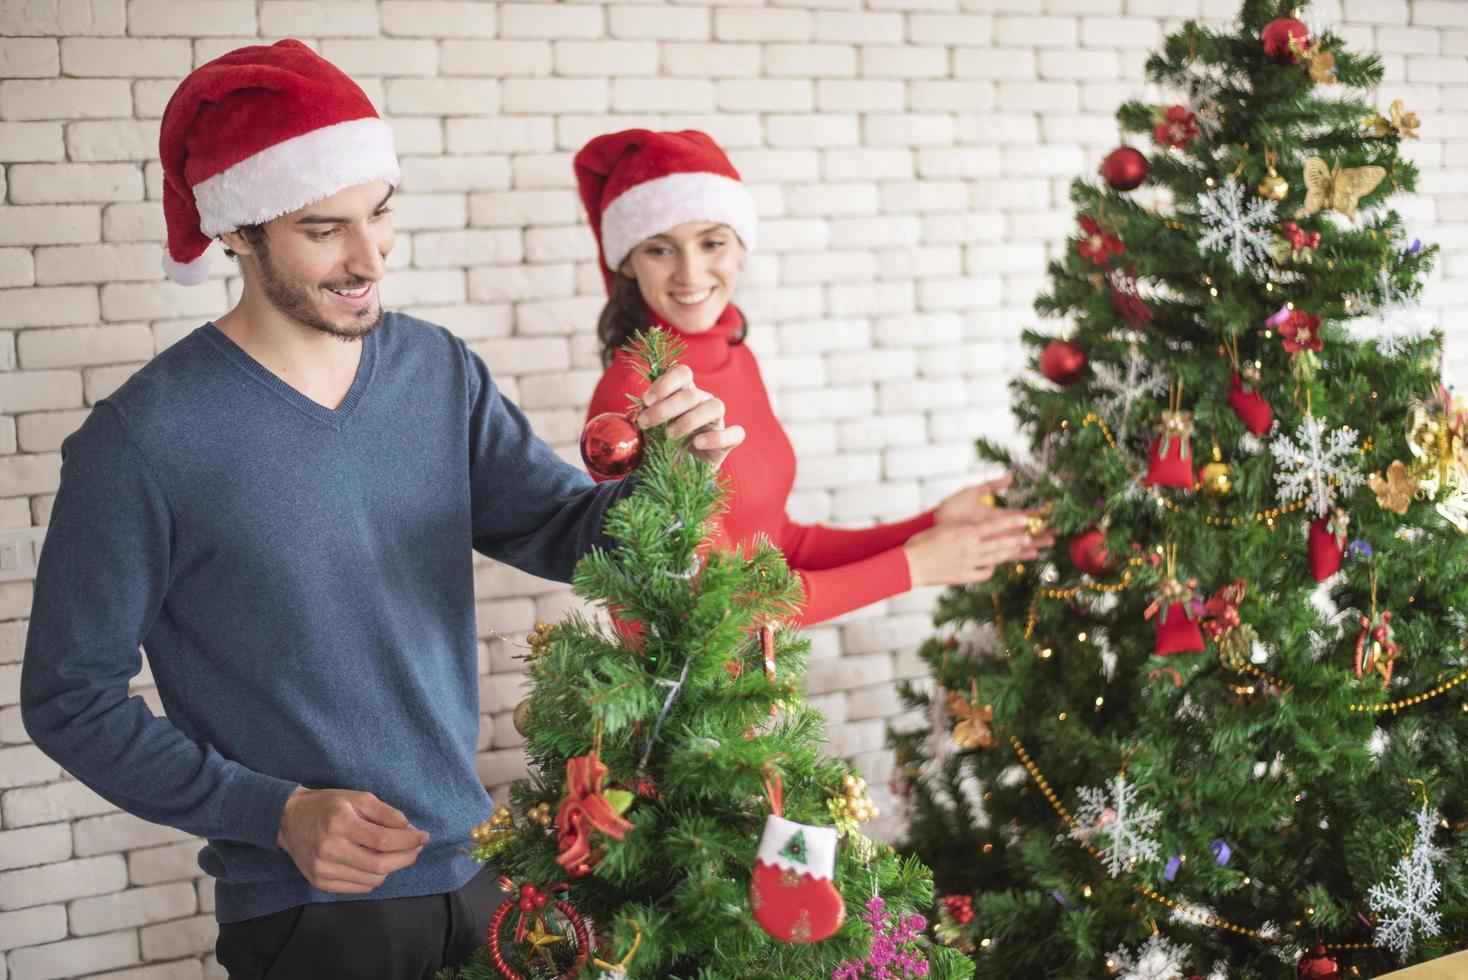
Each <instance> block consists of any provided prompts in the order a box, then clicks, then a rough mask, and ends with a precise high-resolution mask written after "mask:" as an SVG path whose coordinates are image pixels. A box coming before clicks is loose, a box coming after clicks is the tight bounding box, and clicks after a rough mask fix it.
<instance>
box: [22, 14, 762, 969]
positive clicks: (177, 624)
mask: <svg viewBox="0 0 1468 980" xmlns="http://www.w3.org/2000/svg"><path fill="white" fill-rule="evenodd" d="M160 150H161V155H162V158H163V165H164V173H165V191H164V211H165V215H166V218H167V223H168V257H167V258H166V259H165V262H164V264H165V268H166V269H167V270H168V271H169V273H170V275H172V276H173V277H174V278H175V279H177V280H179V281H181V282H184V283H197V282H200V281H202V280H203V278H204V276H205V274H206V270H205V268H204V267H203V266H204V262H205V261H206V260H205V258H204V253H205V250H206V249H207V248H208V246H209V244H210V242H211V240H213V238H215V237H218V238H219V239H221V240H222V241H223V243H224V244H225V246H226V247H227V248H228V249H229V251H230V252H231V253H232V254H233V255H234V256H235V257H236V258H237V259H238V261H239V264H240V269H241V273H242V275H243V279H244V291H243V294H242V296H241V298H240V301H239V303H238V305H237V306H235V308H234V309H233V310H231V311H229V312H228V313H226V314H225V315H223V316H221V317H220V318H219V319H218V320H217V321H214V322H212V323H206V324H204V325H203V326H201V327H199V328H198V329H197V330H195V331H194V332H193V333H192V334H190V335H189V336H187V337H185V338H184V339H183V340H181V341H180V342H179V343H177V344H176V345H174V346H173V347H171V348H170V349H169V350H167V351H165V352H164V353H162V354H160V355H158V356H157V357H156V358H154V359H153V361H152V362H151V363H149V364H148V365H146V366H145V367H144V368H143V369H142V370H140V371H139V372H138V373H137V374H136V375H135V376H134V377H133V378H131V379H130V380H129V381H128V382H127V383H126V384H124V385H123V386H122V387H121V388H120V389H119V390H118V391H117V392H116V393H115V394H113V395H112V396H111V397H109V398H107V399H105V400H103V401H102V402H99V403H98V404H97V406H96V407H95V408H94V410H93V411H92V413H91V415H90V416H89V417H88V419H87V420H86V422H85V423H84V424H83V425H82V427H81V428H80V429H79V430H78V431H77V432H76V433H75V434H73V435H72V436H71V437H70V438H69V439H68V440H67V441H66V445H65V446H64V447H63V453H64V463H63V467H62V477H61V487H60V490H59V492H58V494H57V497H56V503H55V507H54V509H53V513H52V521H51V527H50V530H49V533H48V536H47V540H46V546H45V549H44V553H43V555H42V558H41V562H40V568H39V570H38V573H37V576H36V584H35V604H34V609H33V611H32V617H31V627H30V634H29V636H28V638H27V645H26V654H25V662H24V669H23V673H22V679H21V700H22V717H23V719H24V721H25V725H26V728H27V731H29V732H30V734H31V737H32V738H33V739H34V740H35V743H36V744H37V745H38V746H40V747H41V748H42V749H43V750H44V751H46V752H47V753H48V754H50V755H51V756H52V757H54V758H55V759H56V760H57V761H59V762H60V763H61V764H62V765H63V766H65V767H66V769H67V770H68V771H69V772H71V773H72V774H73V775H74V776H76V778H77V779H79V780H80V781H82V782H83V783H85V784H86V785H88V786H90V787H92V788H93V789H94V790H96V791H97V792H98V793H100V794H101V795H102V796H104V797H105V798H107V799H108V800H110V801H112V802H113V803H115V804H116V805H118V806H119V807H122V808H123V809H124V810H127V811H129V812H131V813H134V814H136V815H138V816H140V817H142V818H144V819H147V820H151V821H155V822H158V823H163V824H167V825H169V826H173V827H177V828H179V829H181V830H184V831H187V832H189V833H193V834H199V835H202V836H204V837H206V838H208V846H207V847H205V848H204V849H203V851H202V852H201V854H200V858H199V863H200V865H201V867H203V868H204V870H205V871H207V872H208V873H209V874H211V875H213V876H214V877H215V878H216V879H217V884H216V890H215V894H216V905H217V915H218V918H219V921H220V923H221V926H220V937H219V944H218V955H219V959H220V962H221V963H222V964H224V965H225V967H226V968H227V969H228V970H229V971H230V974H231V976H246V977H253V976H266V975H268V976H270V977H293V976H313V977H318V976H332V977H355V976H372V977H376V976H383V977H394V978H398V977H419V976H422V977H427V976H430V975H431V974H432V973H433V972H434V971H435V970H436V969H438V968H439V967H440V966H442V965H445V964H454V963H457V962H460V961H462V960H463V959H465V958H466V957H467V956H468V954H469V953H471V952H472V951H473V950H474V948H475V947H476V946H478V945H479V944H481V943H482V942H483V937H484V931H485V924H486V923H487V920H488V917H489V914H490V912H491V911H492V909H493V907H494V905H495V904H496V903H497V902H498V900H499V898H500V897H501V896H500V895H499V893H498V889H497V887H496V886H495V885H494V882H493V878H492V875H490V874H488V873H480V874H478V876H477V877H476V872H477V871H478V870H479V869H478V867H477V866H476V865H475V864H474V862H473V861H472V860H471V859H469V858H468V857H467V855H466V853H465V837H466V833H467V830H468V829H469V828H470V827H471V826H473V825H474V824H477V823H479V822H480V821H481V820H483V819H484V818H485V817H486V815H487V814H488V813H489V811H490V809H491V803H490V800H489V798H488V796H487V794H486V793H485V791H484V788H483V786H482V785H480V783H479V780H478V778H477V775H476V771H475V745H476V740H477V734H478V726H479V707H478V685H477V671H476V656H475V637H476V630H475V622H474V583H473V573H472V567H471V559H472V554H471V550H470V549H471V547H472V548H474V549H477V550H479V551H480V552H483V553H484V554H487V555H489V556H491V557H494V558H496V559H499V560H502V561H505V562H508V563H510V564H512V565H515V566H517V567H519V568H522V569H525V570H527V571H530V572H533V573H535V574H538V575H542V576H547V577H550V578H555V579H559V580H562V581H565V580H567V579H568V578H569V577H570V574H571V570H572V568H573V566H574V565H575V563H576V561H577V559H578V558H579V557H580V556H581V555H582V554H583V553H584V552H585V551H586V550H587V549H588V548H590V547H591V546H592V545H593V544H595V543H597V542H598V541H600V540H601V531H600V528H601V522H602V517H603V515H604V514H605V512H606V510H607V508H608V506H610V505H611V504H612V503H613V502H615V501H616V500H618V499H619V498H621V497H622V496H625V494H626V492H627V490H628V487H627V486H626V485H623V484H616V483H613V484H604V485H602V486H600V487H597V486H595V485H593V483H592V481H591V480H590V479H589V478H588V477H586V476H585V475H584V474H583V473H581V472H580V471H579V470H577V469H575V468H574V467H572V466H570V465H568V464H566V463H564V462H563V461H561V460H560V459H559V458H558V457H557V456H556V455H555V454H554V453H553V452H552V451H551V450H550V448H549V447H548V446H546V445H545V444H544V443H543V442H541V441H540V440H539V439H538V438H536V437H535V435H534V433H532V432H531V430H530V427H529V425H528V424H527V423H526V421H525V418H524V416H523V415H521V413H520V412H519V410H518V409H517V408H516V407H515V406H514V405H512V404H510V403H509V402H507V401H505V400H504V399H503V398H502V397H501V395H500V393H499V392H498V390H497V389H496V388H495V385H494V382H493V381H492V380H491V379H490V376H489V374H488V372H487V370H486V369H485V366H484V364H483V363H482V362H481V361H480V359H479V358H478V357H476V356H475V355H474V354H473V353H471V352H470V351H469V350H468V349H467V348H466V347H465V346H464V344H463V343H462V342H461V341H459V340H458V339H457V338H456V337H454V336H453V335H452V334H450V333H449V332H448V331H446V330H443V329H442V328H439V327H434V326H431V325H429V324H426V323H423V322H421V321H418V320H414V319H412V318H411V317H407V316H404V315H402V314H398V313H384V312H383V311H382V308H381V306H380V302H379V298H378V293H377V290H378V285H379V283H380V281H381V280H382V278H383V275H384V270H385V264H384V263H385V260H386V258H387V255H388V253H389V252H390V250H391V249H392V245H393V230H392V221H391V218H390V217H389V202H390V200H391V197H392V192H393V189H394V187H395V186H396V184H397V182H398V178H399V170H398V164H397V159H396V156H395V154H394V152H393V147H392V138H391V134H390V132H389V130H388V128H387V126H386V124H385V123H383V122H382V120H380V119H378V118H377V115H376V113H375V111H374V110H373V108H372V106H371V104H370V103H369V102H368V100H367V98H366V96H365V95H364V94H363V93H362V91H361V89H360V88H358V87H357V85H356V84H355V83H353V82H352V81H351V80H350V79H348V78H347V77H346V76H345V75H344V74H342V73H341V72H340V71H338V70H337V69H336V68H335V67H334V66H332V65H331V64H329V63H328V62H326V61H325V60H323V59H322V58H320V57H319V56H317V55H316V54H314V53H313V52H312V51H311V50H310V49H309V48H307V47H306V46H305V45H303V44H301V43H300V42H297V41H289V40H287V41H281V42H279V43H277V44H274V45H271V46H268V47H266V46H253V47H247V48H242V49H240V50H237V51H234V52H231V53H230V54H227V55H225V56H223V57H221V58H219V59H216V60H215V61H213V62H210V63H209V64H207V65H204V66H202V67H201V68H199V69H198V70H197V71H195V72H194V73H193V74H192V75H190V76H189V77H188V78H186V79H185V80H184V81H183V83H182V84H181V85H180V87H179V89H178V91H177V92H176V93H175V95H174V97H173V99H172V100H171V101H170V102H169V105H168V108H167V110H166V111H165V114H164V119H163V126H162V137H161V140H160ZM652 395H653V397H651V398H649V399H648V401H649V402H650V405H649V407H648V408H647V409H646V410H645V411H643V412H642V414H641V417H640V422H641V424H643V425H644V426H651V425H656V424H659V423H661V422H668V423H669V428H670V431H672V432H674V433H675V434H676V433H688V432H695V433H697V435H696V436H695V437H694V439H693V440H692V446H693V447H694V448H693V451H694V452H696V453H698V454H699V455H701V456H702V457H704V458H705V459H708V460H710V461H711V462H714V463H715V464H717V463H719V462H720V461H722V459H723V457H724V456H725V455H726V454H727V453H728V451H729V450H730V449H731V448H733V447H734V446H736V445H737V444H738V443H739V442H740V441H741V439H742V438H743V433H742V431H741V430H739V429H738V428H737V427H730V428H724V426H723V406H722V403H720V402H719V401H718V400H717V399H714V398H712V397H710V396H708V395H706V394H704V393H702V392H700V391H698V389H697V388H695V387H694V386H693V383H692V375H691V374H690V373H689V372H688V371H687V370H686V369H684V368H681V367H680V368H677V369H675V370H673V371H670V372H669V373H668V374H667V375H665V376H664V377H663V378H661V379H660V380H659V382H658V384H657V385H655V386H654V388H653V391H652ZM140 644H141V645H142V646H144V647H146V649H147V651H148V657H149V663H150V666H151V667H152V670H153V676H154V678H155V680H156V682H157V686H158V694H159V697H160V699H161V701H162V703H163V706H164V708H165V710H166V713H167V716H166V717H165V718H159V717H155V716H153V715H152V713H151V712H150V711H149V710H148V708H147V707H146V705H145V704H144V703H143V702H142V701H141V700H140V699H138V698H129V697H128V696H127V684H128V680H129V678H130V677H132V676H133V675H134V674H136V673H137V672H138V670H139V669H140V666H141V658H140V656H139V653H138V648H139V645H140ZM471 879H473V880H471Z"/></svg>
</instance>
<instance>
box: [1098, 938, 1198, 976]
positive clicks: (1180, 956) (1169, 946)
mask: <svg viewBox="0 0 1468 980" xmlns="http://www.w3.org/2000/svg"><path fill="white" fill-rule="evenodd" d="M1187 956H1188V950H1187V947H1185V946H1180V945H1178V944H1177V943H1174V942H1171V941H1169V940H1167V939H1164V938H1162V936H1161V935H1160V934H1158V933H1153V934H1152V935H1151V936H1150V937H1149V938H1148V939H1147V941H1146V942H1145V943H1143V944H1142V948H1141V949H1139V950H1137V953H1136V955H1135V956H1133V955H1132V953H1131V951H1130V950H1128V949H1127V948H1126V947H1125V946H1118V947H1117V948H1116V951H1115V952H1114V953H1112V954H1111V962H1112V964H1113V965H1114V966H1115V967H1116V969H1117V971H1118V972H1117V977H1118V978H1119V980H1178V978H1180V977H1181V976H1182V975H1183V963H1184V961H1185V960H1186V959H1187Z"/></svg>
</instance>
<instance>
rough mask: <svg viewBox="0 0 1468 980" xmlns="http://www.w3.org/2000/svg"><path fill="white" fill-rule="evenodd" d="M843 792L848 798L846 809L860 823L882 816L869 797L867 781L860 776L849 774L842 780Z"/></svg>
mask: <svg viewBox="0 0 1468 980" xmlns="http://www.w3.org/2000/svg"><path fill="white" fill-rule="evenodd" d="M841 792H842V795H843V796H844V797H845V798H846V809H847V810H848V811H849V812H850V813H851V816H852V817H853V818H854V819H855V820H856V821H857V822H858V823H866V822H867V821H868V820H872V819H875V818H876V817H878V816H880V815H881V813H882V811H881V810H878V809H877V807H876V804H874V803H872V800H871V797H869V796H867V781H866V780H865V779H863V778H861V777H860V776H854V775H852V774H850V773H848V774H847V775H846V776H845V777H844V778H843V779H842V780H841Z"/></svg>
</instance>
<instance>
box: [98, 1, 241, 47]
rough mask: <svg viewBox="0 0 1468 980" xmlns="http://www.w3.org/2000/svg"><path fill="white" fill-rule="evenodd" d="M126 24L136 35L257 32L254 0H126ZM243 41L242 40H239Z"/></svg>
mask: <svg viewBox="0 0 1468 980" xmlns="http://www.w3.org/2000/svg"><path fill="white" fill-rule="evenodd" d="M127 26H128V31H129V33H131V34H133V35H135V36H144V37H146V36H155V35H161V36H171V37H219V36H221V35H253V34H255V32H256V29H257V28H256V23H255V3H254V0H191V2H189V3H186V4H180V3H178V2H177V0H129V2H128V5H127ZM241 43H243V42H241Z"/></svg>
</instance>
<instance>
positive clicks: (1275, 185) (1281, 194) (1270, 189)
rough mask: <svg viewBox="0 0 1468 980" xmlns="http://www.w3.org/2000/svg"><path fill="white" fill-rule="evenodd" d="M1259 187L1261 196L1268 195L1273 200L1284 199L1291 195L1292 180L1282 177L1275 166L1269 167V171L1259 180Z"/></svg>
mask: <svg viewBox="0 0 1468 980" xmlns="http://www.w3.org/2000/svg"><path fill="white" fill-rule="evenodd" d="M1258 189H1259V196H1260V197H1267V198H1269V200H1271V201H1283V200H1284V199H1285V198H1287V197H1289V196H1290V182H1289V181H1287V180H1285V179H1284V178H1283V177H1281V176H1280V175H1279V173H1278V172H1277V171H1276V170H1275V169H1274V168H1273V167H1270V168H1269V173H1268V174H1266V175H1265V177H1264V179H1263V180H1261V181H1260V182H1259V188H1258Z"/></svg>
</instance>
